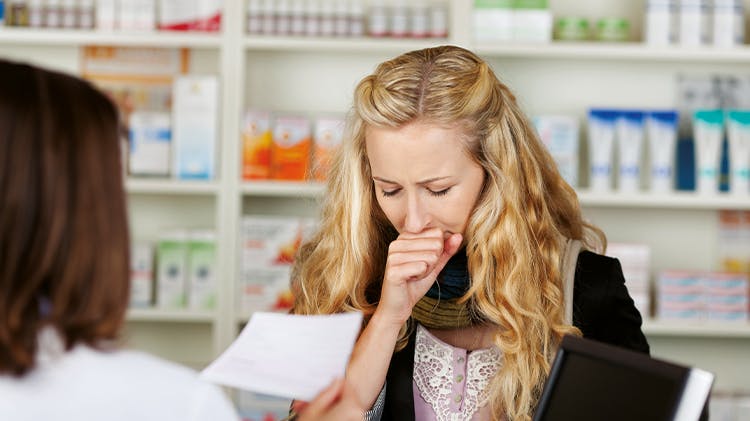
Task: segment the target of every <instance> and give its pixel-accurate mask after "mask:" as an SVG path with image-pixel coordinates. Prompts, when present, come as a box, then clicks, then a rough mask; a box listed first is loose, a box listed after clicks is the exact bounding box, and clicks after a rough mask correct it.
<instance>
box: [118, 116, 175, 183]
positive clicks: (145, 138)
mask: <svg viewBox="0 0 750 421" xmlns="http://www.w3.org/2000/svg"><path fill="white" fill-rule="evenodd" d="M170 123H171V122H170V116H169V114H168V113H163V112H150V111H134V112H133V113H132V114H131V115H130V125H129V126H130V127H129V141H130V153H129V159H128V170H129V172H130V174H132V175H144V176H168V175H169V154H170V150H171V148H170V144H171V141H172V130H171V125H170Z"/></svg>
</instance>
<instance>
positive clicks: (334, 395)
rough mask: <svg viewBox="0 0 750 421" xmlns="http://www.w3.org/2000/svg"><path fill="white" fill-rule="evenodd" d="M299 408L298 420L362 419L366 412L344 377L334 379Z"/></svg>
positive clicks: (335, 420)
mask: <svg viewBox="0 0 750 421" xmlns="http://www.w3.org/2000/svg"><path fill="white" fill-rule="evenodd" d="M297 408H298V409H295V411H297V412H299V414H300V416H299V418H298V421H361V420H362V419H363V416H364V412H365V408H364V407H363V406H362V405H361V404H360V403H359V402H358V401H357V399H356V397H355V395H354V393H353V391H352V389H351V386H350V385H349V384H347V383H346V382H345V380H343V379H336V380H334V381H333V383H331V385H330V386H328V387H327V388H326V389H325V390H324V391H322V392H321V393H320V394H319V395H318V396H316V397H315V399H314V400H313V401H312V402H310V403H309V404H305V405H300V406H298V407H297Z"/></svg>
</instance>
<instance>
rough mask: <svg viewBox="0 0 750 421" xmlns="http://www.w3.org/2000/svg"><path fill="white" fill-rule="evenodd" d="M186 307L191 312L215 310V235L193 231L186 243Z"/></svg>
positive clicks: (208, 232)
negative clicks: (187, 289)
mask: <svg viewBox="0 0 750 421" xmlns="http://www.w3.org/2000/svg"><path fill="white" fill-rule="evenodd" d="M187 248H188V279H189V284H190V286H189V293H188V294H189V298H188V306H189V307H190V309H191V310H213V309H215V308H216V234H215V233H214V232H213V231H194V232H192V233H190V240H189V241H188V247H187Z"/></svg>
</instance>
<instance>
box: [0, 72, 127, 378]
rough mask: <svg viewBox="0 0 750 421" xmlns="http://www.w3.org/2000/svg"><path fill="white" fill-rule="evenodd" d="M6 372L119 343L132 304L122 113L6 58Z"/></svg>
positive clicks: (79, 86) (0, 346) (2, 231)
mask: <svg viewBox="0 0 750 421" xmlns="http://www.w3.org/2000/svg"><path fill="white" fill-rule="evenodd" d="M0 92H1V94H0V197H1V198H2V206H1V207H0V373H12V374H17V375H21V374H24V373H26V372H28V371H29V370H30V369H32V368H33V366H34V358H35V353H36V349H37V343H36V341H37V333H38V331H39V330H40V329H41V328H42V327H44V326H45V325H51V326H52V327H54V328H56V329H57V330H58V332H59V333H60V334H61V336H62V338H63V340H64V342H65V345H66V348H67V349H69V348H71V347H72V346H73V345H75V344H77V343H87V344H90V345H96V344H97V343H99V342H101V341H102V340H106V339H114V338H116V336H117V333H118V332H119V329H120V327H121V324H122V321H123V318H124V313H125V310H126V308H127V302H128V291H129V284H128V227H127V218H126V208H125V197H124V191H123V180H122V173H121V163H120V145H119V136H118V117H117V110H116V108H115V107H114V105H113V104H112V102H111V101H110V100H109V99H108V98H107V97H106V96H104V95H103V94H102V93H101V92H100V91H98V90H96V89H95V88H93V87H92V86H91V85H90V84H89V83H87V82H85V81H82V80H80V79H78V78H75V77H72V76H68V75H65V74H62V73H57V72H52V71H48V70H44V69H40V68H37V67H33V66H29V65H24V64H18V63H12V62H8V61H2V60H0Z"/></svg>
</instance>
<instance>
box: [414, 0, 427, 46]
mask: <svg viewBox="0 0 750 421" xmlns="http://www.w3.org/2000/svg"><path fill="white" fill-rule="evenodd" d="M409 21H410V24H409V29H410V31H409V32H410V33H409V35H411V36H412V37H414V38H427V37H429V36H430V32H431V28H430V7H429V5H428V4H427V3H426V2H425V1H415V2H413V3H412V5H411V14H410V19H409Z"/></svg>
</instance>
